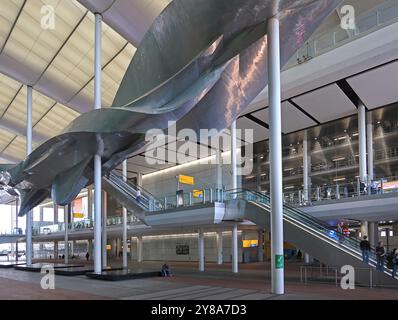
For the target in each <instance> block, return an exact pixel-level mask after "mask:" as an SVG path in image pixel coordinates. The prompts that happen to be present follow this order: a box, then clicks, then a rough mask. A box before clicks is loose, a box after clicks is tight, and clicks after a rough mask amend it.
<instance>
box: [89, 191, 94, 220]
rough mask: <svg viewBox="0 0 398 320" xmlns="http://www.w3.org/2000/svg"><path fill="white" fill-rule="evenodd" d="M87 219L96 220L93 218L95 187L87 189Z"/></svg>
mask: <svg viewBox="0 0 398 320" xmlns="http://www.w3.org/2000/svg"><path fill="white" fill-rule="evenodd" d="M87 218H88V219H90V220H94V217H93V187H92V186H89V187H87Z"/></svg>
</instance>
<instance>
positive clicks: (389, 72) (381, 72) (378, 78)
mask: <svg viewBox="0 0 398 320" xmlns="http://www.w3.org/2000/svg"><path fill="white" fill-rule="evenodd" d="M347 82H348V83H349V84H350V85H351V87H352V88H353V89H354V90H355V92H356V93H357V94H358V96H359V97H360V98H361V100H362V101H363V103H364V104H365V106H366V107H367V108H368V109H374V108H378V107H381V106H385V105H388V104H390V103H394V102H396V101H398V61H395V62H393V63H389V64H386V65H384V66H382V67H379V68H376V69H372V70H370V71H367V72H364V73H361V74H359V75H357V76H354V77H351V78H348V79H347ZM376 84H377V85H376Z"/></svg>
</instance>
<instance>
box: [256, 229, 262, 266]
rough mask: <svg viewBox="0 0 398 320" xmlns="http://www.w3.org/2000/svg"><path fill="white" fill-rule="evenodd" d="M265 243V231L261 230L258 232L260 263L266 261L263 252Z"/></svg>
mask: <svg viewBox="0 0 398 320" xmlns="http://www.w3.org/2000/svg"><path fill="white" fill-rule="evenodd" d="M263 243H264V231H263V230H259V231H258V248H257V250H258V261H259V262H263V261H264V251H263Z"/></svg>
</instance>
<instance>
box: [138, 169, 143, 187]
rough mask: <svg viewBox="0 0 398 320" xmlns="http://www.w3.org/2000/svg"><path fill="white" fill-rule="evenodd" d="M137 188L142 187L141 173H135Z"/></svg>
mask: <svg viewBox="0 0 398 320" xmlns="http://www.w3.org/2000/svg"><path fill="white" fill-rule="evenodd" d="M137 186H139V187H142V173H140V172H138V173H137Z"/></svg>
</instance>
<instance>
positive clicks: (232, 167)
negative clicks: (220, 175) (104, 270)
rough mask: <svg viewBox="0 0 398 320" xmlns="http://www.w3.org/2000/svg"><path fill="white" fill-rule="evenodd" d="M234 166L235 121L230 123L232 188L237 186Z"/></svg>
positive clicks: (236, 173)
mask: <svg viewBox="0 0 398 320" xmlns="http://www.w3.org/2000/svg"><path fill="white" fill-rule="evenodd" d="M237 169H238V168H237V166H236V121H234V122H232V124H231V172H232V190H235V189H237V188H238V171H237Z"/></svg>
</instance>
